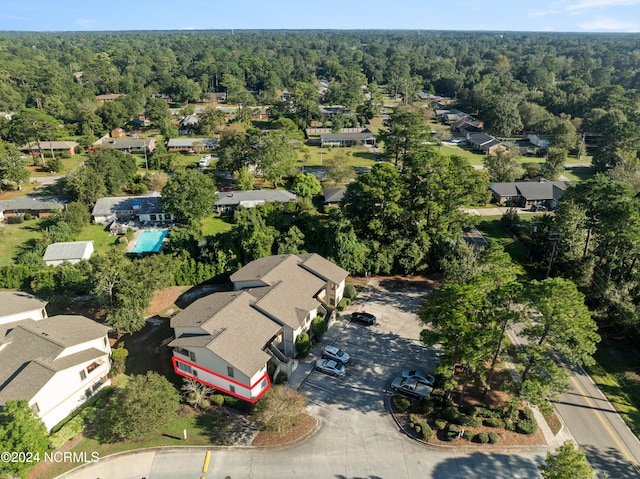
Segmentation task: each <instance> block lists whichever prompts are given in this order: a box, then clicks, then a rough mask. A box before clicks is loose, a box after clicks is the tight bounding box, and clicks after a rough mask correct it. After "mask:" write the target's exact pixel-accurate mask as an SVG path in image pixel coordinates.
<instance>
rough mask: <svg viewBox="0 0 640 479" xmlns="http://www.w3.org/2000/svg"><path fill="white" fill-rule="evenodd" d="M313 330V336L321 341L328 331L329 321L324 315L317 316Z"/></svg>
mask: <svg viewBox="0 0 640 479" xmlns="http://www.w3.org/2000/svg"><path fill="white" fill-rule="evenodd" d="M311 330H312V331H313V337H314V338H316V341H320V340H321V339H322V336H324V333H326V332H327V322H326V321H325V320H324V318H323V317H322V316H316V317H315V318H313V322H312V323H311Z"/></svg>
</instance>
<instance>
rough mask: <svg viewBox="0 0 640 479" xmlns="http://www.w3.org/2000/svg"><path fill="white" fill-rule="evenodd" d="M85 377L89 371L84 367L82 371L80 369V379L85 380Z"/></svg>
mask: <svg viewBox="0 0 640 479" xmlns="http://www.w3.org/2000/svg"><path fill="white" fill-rule="evenodd" d="M85 379H87V373H86V371H85V370H84V369H83V370H82V371H80V380H81V381H84V380H85Z"/></svg>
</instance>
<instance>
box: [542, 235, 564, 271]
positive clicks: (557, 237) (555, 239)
mask: <svg viewBox="0 0 640 479" xmlns="http://www.w3.org/2000/svg"><path fill="white" fill-rule="evenodd" d="M560 238H562V234H561V233H549V241H553V249H552V250H551V257H550V258H549V267H548V268H547V276H545V277H546V278H548V277H549V274H550V273H551V264H552V263H553V257H554V256H555V255H556V246H557V245H558V241H560Z"/></svg>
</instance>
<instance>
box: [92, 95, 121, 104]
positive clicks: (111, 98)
mask: <svg viewBox="0 0 640 479" xmlns="http://www.w3.org/2000/svg"><path fill="white" fill-rule="evenodd" d="M121 96H122V94H120V93H105V94H104V95H96V100H98V101H99V102H100V103H109V102H112V101H116V100H117V99H118V98H120V97H121Z"/></svg>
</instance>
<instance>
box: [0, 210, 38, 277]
mask: <svg viewBox="0 0 640 479" xmlns="http://www.w3.org/2000/svg"><path fill="white" fill-rule="evenodd" d="M40 236H42V232H41V231H40V221H39V220H29V221H25V222H24V223H22V224H20V225H5V226H0V239H1V241H0V266H6V265H9V264H11V263H12V261H13V258H14V257H15V256H16V255H17V254H18V253H19V252H20V249H21V247H22V245H25V244H26V243H28V242H29V241H34V240H36V239H37V238H40Z"/></svg>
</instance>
